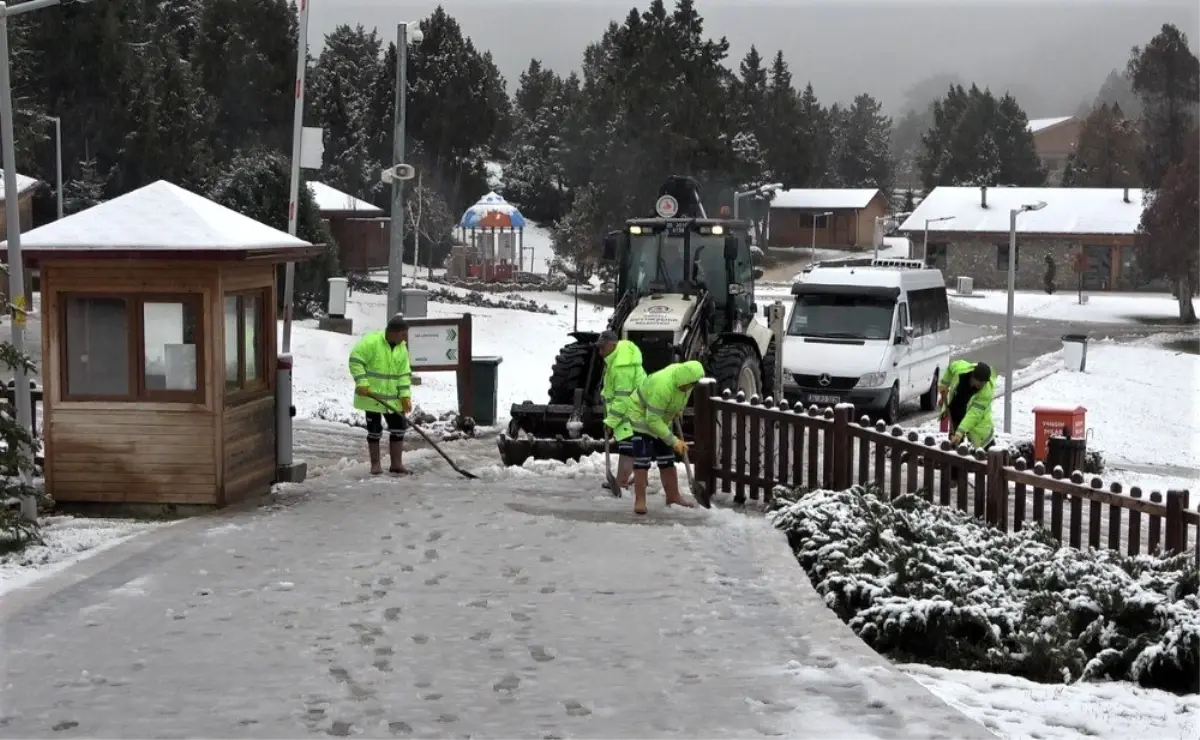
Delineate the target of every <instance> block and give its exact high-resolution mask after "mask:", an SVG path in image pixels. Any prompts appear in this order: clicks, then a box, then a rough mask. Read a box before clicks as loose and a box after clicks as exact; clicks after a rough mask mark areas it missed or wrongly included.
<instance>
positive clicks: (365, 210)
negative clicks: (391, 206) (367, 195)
mask: <svg viewBox="0 0 1200 740" xmlns="http://www.w3.org/2000/svg"><path fill="white" fill-rule="evenodd" d="M308 190H309V192H311V193H312V196H313V202H315V203H316V204H317V210H318V211H320V212H321V213H348V212H353V213H358V214H362V215H364V216H365V215H371V216H379V215H382V214H383V209H382V208H379V207H378V206H376V205H375V204H373V203H368V202H367V201H365V200H362V199H360V198H355V197H354V196H353V195H351V194H349V193H343V192H342V191H341V190H338V189H337V188H334V187H330V186H329V185H326V184H325V183H323V182H309V183H308Z"/></svg>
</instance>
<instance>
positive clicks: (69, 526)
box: [0, 516, 167, 596]
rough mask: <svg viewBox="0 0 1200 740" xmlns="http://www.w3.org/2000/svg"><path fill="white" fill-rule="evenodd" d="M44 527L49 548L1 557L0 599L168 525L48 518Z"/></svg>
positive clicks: (26, 549) (131, 521) (43, 537)
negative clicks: (13, 591) (5, 594)
mask: <svg viewBox="0 0 1200 740" xmlns="http://www.w3.org/2000/svg"><path fill="white" fill-rule="evenodd" d="M41 524H42V530H41V535H42V539H43V541H44V543H45V544H41V545H30V546H29V547H26V548H25V549H24V550H21V551H18V552H10V553H4V554H0V596H3V595H4V593H5V592H7V591H12V590H14V589H18V588H24V587H26V586H29V585H30V584H32V583H34V582H35V581H37V580H39V579H42V578H45V577H46V576H49V575H51V574H53V573H57V572H58V571H60V570H63V569H64V568H67V567H69V566H71V565H73V564H75V563H78V562H79V561H81V560H84V559H86V558H89V557H91V556H93V555H96V554H98V553H101V552H104V551H105V550H107V549H109V548H110V547H114V546H116V545H118V544H120V543H122V542H124V541H125V540H128V539H129V538H131V537H134V536H137V535H139V534H143V533H145V532H148V531H150V530H152V529H156V528H158V527H163V526H166V525H167V523H165V522H138V521H133V520H129V519H84V518H76V517H70V516H51V517H46V518H44V519H42V522H41Z"/></svg>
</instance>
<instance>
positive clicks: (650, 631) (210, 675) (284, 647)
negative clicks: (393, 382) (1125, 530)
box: [0, 441, 991, 738]
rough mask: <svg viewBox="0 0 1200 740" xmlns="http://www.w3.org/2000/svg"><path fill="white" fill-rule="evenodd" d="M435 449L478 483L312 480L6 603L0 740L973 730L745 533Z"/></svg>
mask: <svg viewBox="0 0 1200 740" xmlns="http://www.w3.org/2000/svg"><path fill="white" fill-rule="evenodd" d="M451 448H452V450H453V452H454V453H455V454H456V455H460V456H463V457H464V463H465V464H466V465H468V466H473V467H474V469H475V470H476V472H478V473H480V474H481V475H482V477H483V480H481V481H478V482H471V483H468V482H465V481H463V480H462V479H457V478H453V477H450V475H448V473H447V471H446V469H445V466H444V465H442V464H441V463H440V462H438V461H436V460H434V459H433V458H431V457H430V456H429V453H428V452H425V451H420V452H415V453H413V455H412V456H411V457H410V461H411V462H412V464H413V466H414V468H415V469H417V470H418V471H419V473H418V475H417V476H415V477H412V478H407V479H387V478H384V479H379V478H375V479H372V478H369V477H367V478H364V477H363V475H362V474H363V473H364V472H365V471H364V468H363V466H362V465H361V464H358V465H354V466H350V467H348V468H346V469H344V470H341V471H336V472H334V471H328V470H327V471H321V474H319V475H314V476H313V477H312V478H311V479H310V481H309V482H308V483H307V484H305V485H304V486H302V487H299V489H298V490H297V489H293V490H292V491H290V492H288V493H286V494H285V496H284V497H283V498H282V499H281V501H282V502H281V503H277V504H274V505H272V506H268V507H265V508H262V509H258V510H255V511H249V512H242V513H232V514H226V515H224V516H219V517H211V518H205V519H196V520H190V521H186V522H182V523H179V524H176V525H173V526H171V527H167V528H164V529H162V530H158V531H156V532H154V533H152V534H149V535H146V536H144V537H142V538H138V539H135V540H133V541H131V542H130V543H127V544H125V545H122V546H121V547H118V548H115V549H114V550H111V551H109V552H106V553H102V554H100V555H97V556H96V557H94V558H92V559H90V560H88V561H84V562H83V563H81V564H79V565H78V566H76V567H75V568H72V569H69V570H68V571H65V572H64V573H62V574H59V575H57V576H55V577H53V578H51V579H48V580H47V581H44V582H42V584H41V585H40V586H39V587H35V589H30V590H26V591H18V592H14V593H10V594H8V595H7V596H6V598H5V600H4V603H2V604H0V630H2V632H0V638H2V645H3V649H4V651H3V654H2V657H3V659H2V660H0V671H2V672H3V677H2V678H3V684H2V685H3V686H4V690H3V692H2V693H0V737H50V736H53V737H104V738H109V737H111V738H116V737H159V738H173V737H255V738H259V737H262V738H267V737H271V738H283V737H301V736H308V735H310V734H326V733H329V734H333V735H346V734H352V735H363V736H368V737H406V736H412V737H689V738H694V737H726V736H736V737H755V736H782V737H797V738H799V737H812V738H830V737H838V738H851V737H879V738H901V737H906V738H907V737H923V738H987V737H991V735H990V734H989V733H987V732H986V731H985V730H983V729H982V728H981V727H980V726H978V725H976V724H974V723H972V722H970V721H969V720H967V719H965V718H964V717H962V716H961V715H959V714H958V713H957V712H955V711H953V710H951V709H950V708H948V707H947V706H946V705H944V704H943V703H941V702H940V701H938V700H937V699H935V698H934V697H933V696H932V695H931V694H929V693H928V692H927V691H926V690H925V689H923V688H921V687H920V686H919V685H917V684H916V683H915V682H913V681H911V680H910V679H908V678H906V677H903V676H901V675H899V674H897V673H895V672H894V671H892V670H891V669H890V668H889V667H888V666H887V664H886V663H885V662H884V661H883V660H882V659H880V658H879V657H878V656H876V655H874V653H871V652H870V651H868V650H866V649H865V648H864V647H863V645H862V643H861V642H859V641H858V640H857V639H856V638H855V637H854V636H853V635H852V634H851V633H850V632H849V630H848V629H847V628H845V627H844V626H843V625H842V624H841V623H840V622H838V621H837V620H836V618H835V617H833V615H832V614H831V613H830V612H829V611H828V610H827V609H826V608H825V607H824V606H823V605H822V603H821V602H820V600H819V599H818V598H817V597H816V595H815V594H814V593H813V592H812V590H811V588H810V587H809V586H808V584H807V580H806V579H805V577H804V575H803V574H802V572H801V571H800V569H799V566H798V565H796V563H795V561H794V560H793V559H792V557H791V555H790V553H789V552H788V551H787V547H786V544H785V543H784V541H783V539H782V536H781V535H779V534H778V533H776V532H774V531H771V530H770V529H769V528H768V527H767V525H766V524H765V523H764V522H763V521H761V520H760V519H755V518H751V517H746V516H743V515H739V514H735V513H732V512H721V511H714V512H703V511H668V510H665V509H664V508H663V507H662V499H661V497H652V499H651V515H650V516H648V517H646V518H635V517H634V516H633V515H632V514H631V513H630V509H631V504H630V502H629V501H628V500H615V499H611V498H609V497H607V496H606V495H605V494H604V493H603V492H602V491H600V490H599V487H598V485H597V482H598V481H599V480H600V476H599V475H598V473H597V471H595V470H594V469H580V468H577V467H576V468H573V469H572V470H569V471H567V472H568V475H567V476H564V475H563V474H562V468H558V469H557V471H555V468H554V466H552V465H545V466H540V465H535V466H534V470H533V471H529V470H519V469H518V470H515V471H514V470H507V471H506V470H502V469H499V468H497V467H496V466H495V463H494V454H495V453H494V447H493V446H492V445H491V443H490V442H486V441H484V442H471V443H465V444H455V445H451ZM555 472H556V474H555V475H553V476H552V475H551V473H555ZM571 475H573V476H574V477H570V476H571ZM593 491H594V492H595V493H593Z"/></svg>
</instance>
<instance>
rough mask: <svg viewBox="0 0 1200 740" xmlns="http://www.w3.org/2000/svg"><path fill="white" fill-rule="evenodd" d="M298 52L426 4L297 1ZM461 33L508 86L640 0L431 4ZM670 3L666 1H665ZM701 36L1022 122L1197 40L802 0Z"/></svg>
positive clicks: (1111, 18) (1196, 24)
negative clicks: (1133, 56)
mask: <svg viewBox="0 0 1200 740" xmlns="http://www.w3.org/2000/svg"><path fill="white" fill-rule="evenodd" d="M309 1H310V2H311V16H310V32H309V43H310V44H312V46H313V52H314V53H316V51H317V50H318V49H319V47H320V45H321V43H322V41H323V39H324V35H325V34H326V33H328V32H329V31H330V30H332V29H333V28H334V27H335V26H336V25H338V24H341V23H349V24H357V23H361V24H363V25H364V26H366V27H368V28H370V27H378V28H379V29H380V32H381V33H382V34H383V35H384V36H385V37H387V38H393V37H394V35H395V27H396V24H397V23H398V22H400V21H404V20H419V19H420V18H422V17H425V16H427V15H428V14H429V13H430V12H431V11H432V10H433V9H434V8H435V7H437V5H438V4H439V3H438V2H437V1H436V0H429V1H427V2H421V1H416V0H309ZM440 4H441V5H443V6H445V8H446V10H447V12H449V13H450V14H451V15H453V16H454V17H455V18H456V19H458V21H459V23H460V24H461V25H462V27H463V31H464V33H465V34H466V35H468V36H470V37H471V39H472V40H473V41H474V43H475V45H476V46H477V47H479V48H483V49H489V50H491V52H492V54H493V56H494V57H495V59H496V63H497V64H498V65H499V66H500V70H501V72H503V73H504V75H505V77H506V78H507V79H508V81H509V87H510V90H511V89H512V88H513V87H514V86H515V82H516V79H517V76H518V75H519V74H520V72H521V70H522V69H524V68H525V66H526V65H527V64H528V63H529V59H530V57H535V56H536V57H538V58H539V59H541V60H542V62H543V63H544V64H546V65H548V66H550V67H552V68H553V69H555V70H558V71H561V72H566V71H568V70H571V69H577V68H578V65H579V62H580V59H581V56H582V53H583V49H584V46H586V45H587V44H588V43H589V42H591V41H594V40H596V39H598V38H599V37H600V35H601V33H602V32H603V30H604V28H605V26H606V25H607V23H608V21H609V20H618V21H619V20H621V19H622V18H623V17H624V16H625V14H626V13H627V12H628V10H629V8H631V7H634V6H635V5H636V6H637V7H638V8H639V9H644V8H645V7H646V6H647V5H648V4H649V2H648V0H535V1H533V2H528V1H525V0H442V2H441V3H440ZM667 4H668V7H673V6H674V2H673V0H668V3H667ZM696 5H697V7H698V8H699V10H700V13H701V14H702V15H703V16H704V20H705V31H706V32H707V33H708V34H709V35H712V36H719V35H724V36H726V37H727V38H728V39H729V42H730V57H731V63H732V64H733V65H736V63H737V61H739V60H740V59H741V57H742V56H743V55H744V54H745V53H746V51H748V50H749V48H750V46H751V44H754V45H756V46H757V47H758V49H759V51H760V52H761V53H762V54H763V55H764V56H766V57H770V56H773V55H774V54H775V51H776V50H777V49H782V50H783V53H784V56H785V58H786V59H787V61H788V63H789V65H790V66H791V68H792V73H793V75H794V77H795V79H796V81H797V84H798V85H803V84H804V82H806V81H810V80H811V81H812V84H813V87H814V89H815V90H816V93H817V96H818V97H819V98H820V99H821V100H822V102H825V103H829V102H833V101H836V100H849V99H850V98H852V97H853V96H854V95H855V94H857V93H859V92H868V93H870V94H872V95H874V96H875V97H876V98H878V99H879V100H881V101H882V102H883V103H884V105H885V106H886V107H887V108H888V109H889V110H894V109H895V108H896V107H898V106H900V105H902V104H903V100H904V92H905V90H906V89H907V88H908V87H909V85H911V84H913V83H915V82H917V81H919V80H921V79H922V78H924V77H927V76H929V75H933V74H936V73H939V72H945V73H955V74H958V75H959V76H960V77H962V78H963V79H964V80H966V81H968V82H970V81H974V82H977V83H979V84H980V85H989V86H991V87H992V88H993V89H1005V88H1011V89H1012V91H1013V92H1014V94H1016V95H1017V96H1018V98H1019V99H1020V102H1021V103H1022V105H1023V106H1024V107H1025V108H1026V112H1027V113H1028V114H1029V115H1030V116H1031V117H1040V116H1054V115H1070V114H1072V113H1074V112H1075V108H1076V107H1077V106H1078V104H1079V103H1080V102H1082V101H1083V100H1085V99H1090V98H1091V96H1093V95H1094V94H1095V91H1096V90H1097V89H1098V88H1099V86H1100V83H1101V82H1103V80H1104V78H1105V76H1106V75H1107V74H1108V72H1109V70H1111V69H1112V68H1114V67H1120V68H1123V67H1124V65H1125V62H1126V61H1127V59H1128V57H1129V49H1130V47H1132V46H1134V45H1141V44H1144V43H1145V42H1146V41H1148V40H1149V39H1150V38H1151V37H1152V36H1153V35H1154V34H1155V33H1156V32H1157V30H1158V29H1159V28H1160V27H1161V26H1162V24H1163V23H1174V24H1175V25H1177V26H1179V27H1180V28H1181V29H1182V30H1183V31H1184V33H1186V34H1187V35H1188V40H1189V42H1190V44H1191V46H1192V48H1193V49H1197V48H1198V46H1200V44H1198V42H1200V5H1198V4H1197V3H1196V2H1195V0H1134V1H1133V2H1130V1H1128V0H1126V1H1124V2H1116V1H1114V0H1108V1H1103V0H1101V1H1096V0H1093V1H1092V2H1086V1H1080V0H1057V2H1041V3H1038V2H1029V1H1025V0H1009V1H1008V2H997V1H995V0H993V1H991V2H983V1H980V0H945V1H944V2H924V3H913V2H889V1H888V0H875V1H874V2H860V1H858V0H842V2H830V1H828V0H826V1H824V2H814V1H812V0H808V1H805V0H696Z"/></svg>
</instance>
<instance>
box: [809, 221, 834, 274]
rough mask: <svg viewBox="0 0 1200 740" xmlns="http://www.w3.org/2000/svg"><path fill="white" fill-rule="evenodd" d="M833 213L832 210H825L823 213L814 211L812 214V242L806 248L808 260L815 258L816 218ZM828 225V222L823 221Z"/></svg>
mask: <svg viewBox="0 0 1200 740" xmlns="http://www.w3.org/2000/svg"><path fill="white" fill-rule="evenodd" d="M832 215H833V211H825V212H824V213H814V214H813V216H812V244H811V245H810V246H809V248H808V261H809V262H812V261H813V260H815V259H816V258H817V219H818V218H829V217H830V216H832ZM825 223H826V225H827V226H828V224H829V222H828V221H826V222H825Z"/></svg>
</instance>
